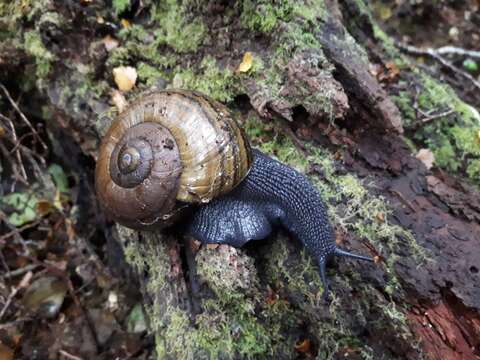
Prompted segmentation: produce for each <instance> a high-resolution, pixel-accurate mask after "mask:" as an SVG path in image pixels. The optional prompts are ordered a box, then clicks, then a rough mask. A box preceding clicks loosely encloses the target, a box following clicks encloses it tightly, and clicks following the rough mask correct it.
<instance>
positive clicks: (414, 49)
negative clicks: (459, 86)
mask: <svg viewBox="0 0 480 360" xmlns="http://www.w3.org/2000/svg"><path fill="white" fill-rule="evenodd" d="M396 46H397V47H398V48H400V49H401V50H403V51H405V52H408V53H410V54H414V55H425V56H430V57H431V58H432V59H434V60H436V61H438V62H439V63H440V64H442V65H443V66H444V67H446V68H448V69H450V70H451V71H453V72H454V73H457V74H458V75H460V76H462V77H464V78H465V79H467V80H469V81H470V82H471V83H472V84H473V85H475V87H476V88H478V89H479V90H480V82H479V81H478V80H476V79H475V78H474V77H473V76H472V75H470V74H468V73H466V72H465V71H463V70H462V69H459V68H458V67H456V66H455V65H453V64H452V63H451V62H449V61H447V60H445V59H444V58H443V57H442V56H441V55H440V54H439V53H438V52H437V50H435V49H432V48H424V49H421V48H418V47H415V46H412V45H406V44H402V43H400V42H396Z"/></svg>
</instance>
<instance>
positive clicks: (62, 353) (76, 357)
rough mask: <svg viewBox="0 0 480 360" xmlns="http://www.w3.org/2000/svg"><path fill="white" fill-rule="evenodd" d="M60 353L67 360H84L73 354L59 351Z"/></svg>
mask: <svg viewBox="0 0 480 360" xmlns="http://www.w3.org/2000/svg"><path fill="white" fill-rule="evenodd" d="M58 352H59V353H60V354H61V355H63V356H65V357H66V358H67V359H70V360H83V358H81V357H78V356H75V355H72V354H70V353H68V352H66V351H65V350H58Z"/></svg>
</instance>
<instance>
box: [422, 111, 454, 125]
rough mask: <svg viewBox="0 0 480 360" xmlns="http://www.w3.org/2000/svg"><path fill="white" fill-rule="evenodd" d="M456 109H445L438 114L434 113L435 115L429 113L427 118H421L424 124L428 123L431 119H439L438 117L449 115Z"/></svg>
mask: <svg viewBox="0 0 480 360" xmlns="http://www.w3.org/2000/svg"><path fill="white" fill-rule="evenodd" d="M453 112H454V110H453V109H449V110H447V111H443V112H441V113H438V114H433V115H429V116H427V117H425V118H423V119H422V120H420V121H421V122H422V123H423V124H426V123H429V122H430V121H432V120H435V119H438V118H441V117H445V116H448V115H450V114H453Z"/></svg>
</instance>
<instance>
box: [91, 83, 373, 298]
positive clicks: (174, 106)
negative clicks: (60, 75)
mask: <svg viewBox="0 0 480 360" xmlns="http://www.w3.org/2000/svg"><path fill="white" fill-rule="evenodd" d="M95 187H96V192H97V195H98V198H99V201H100V203H101V204H102V205H103V207H104V209H105V211H106V212H107V213H108V214H110V216H111V217H112V218H113V219H114V220H115V221H117V222H118V223H120V224H122V225H125V226H127V227H130V228H134V229H161V228H165V227H168V226H170V225H172V224H174V223H176V222H178V221H180V222H181V223H182V229H184V232H185V234H187V235H191V236H193V237H194V238H196V239H198V240H199V241H201V242H202V243H218V244H228V245H231V246H234V247H241V246H242V245H244V244H245V243H247V242H249V241H253V240H260V239H264V238H266V237H267V236H268V235H269V234H270V233H271V232H272V229H273V228H275V227H277V226H282V227H283V228H285V229H286V230H287V231H288V232H289V233H290V234H292V235H293V236H294V237H295V238H297V239H298V240H299V241H300V242H301V243H302V244H303V246H305V247H306V249H307V250H308V251H309V253H310V254H311V255H312V256H313V257H314V258H315V260H316V261H317V264H318V267H319V273H320V278H321V280H322V282H323V284H324V297H325V298H326V297H327V296H328V282H327V278H326V270H325V269H326V264H327V262H328V260H330V259H331V258H332V257H333V256H334V255H337V256H348V257H352V258H355V259H360V260H366V261H373V260H372V259H371V258H370V257H366V256H361V255H356V254H352V253H349V252H347V251H345V250H342V249H340V248H339V247H337V245H336V243H335V236H334V232H333V228H332V226H331V224H330V222H329V220H328V216H327V210H326V207H325V205H324V203H323V201H322V199H321V197H320V194H319V193H318V191H317V190H316V189H315V187H314V186H313V185H312V184H311V183H310V181H309V180H308V179H307V178H306V177H305V176H304V175H303V174H301V173H299V172H298V171H296V170H294V169H292V168H291V167H289V166H287V165H285V164H283V163H281V162H279V161H277V160H275V159H273V158H271V157H269V156H267V155H265V154H263V153H262V152H260V151H258V150H255V149H251V148H250V145H249V142H248V140H247V138H246V137H245V135H244V133H243V131H242V129H241V128H240V127H239V125H238V124H237V122H236V121H235V119H234V118H233V116H232V114H231V113H230V111H229V110H228V109H227V108H226V106H224V105H223V104H221V103H219V102H217V101H214V100H212V99H210V98H209V97H207V96H205V95H203V94H200V93H198V92H194V91H187V90H161V91H155V92H151V93H148V94H145V95H143V96H141V97H140V98H139V99H138V100H136V101H135V102H133V103H132V104H131V105H130V106H129V107H128V108H127V109H126V110H125V111H124V112H122V113H121V114H120V115H119V116H118V118H117V119H116V121H114V123H113V125H112V126H111V127H110V129H109V130H108V132H107V134H106V135H105V137H104V139H103V141H102V145H101V147H100V153H99V157H98V161H97V166H96V170H95ZM195 204H197V205H196V206H195ZM192 206H193V207H194V210H193V211H191V212H188V213H187V214H188V216H187V215H185V211H184V210H185V208H187V207H192ZM182 215H183V218H182Z"/></svg>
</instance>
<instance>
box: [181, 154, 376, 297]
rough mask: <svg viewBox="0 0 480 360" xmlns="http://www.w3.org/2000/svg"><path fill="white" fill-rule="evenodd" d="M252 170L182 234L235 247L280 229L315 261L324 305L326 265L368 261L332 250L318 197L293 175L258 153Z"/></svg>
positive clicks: (332, 238)
mask: <svg viewBox="0 0 480 360" xmlns="http://www.w3.org/2000/svg"><path fill="white" fill-rule="evenodd" d="M253 157H254V160H253V165H252V168H251V170H250V172H249V174H248V175H247V177H246V178H245V179H244V180H243V182H242V183H240V185H238V186H237V188H235V189H234V190H233V191H232V192H230V193H229V194H228V195H225V196H223V197H219V198H216V199H214V200H213V201H212V202H210V203H209V204H206V205H203V206H201V207H199V208H198V209H197V210H196V211H195V212H194V213H193V215H192V217H191V218H190V219H189V222H188V224H187V233H188V234H189V235H191V236H193V237H195V238H197V239H198V240H200V241H201V242H202V243H217V244H227V245H231V246H234V247H241V246H243V245H244V244H245V243H247V242H249V241H252V240H260V239H264V238H266V237H267V236H268V235H269V234H270V233H271V232H272V229H273V228H274V227H276V226H282V227H284V228H285V229H287V230H288V232H289V233H291V234H292V235H293V236H294V237H295V238H297V239H298V240H299V241H300V242H301V243H302V244H303V245H304V246H305V247H306V249H307V250H308V251H309V252H310V254H311V255H312V256H314V257H315V259H316V261H317V264H318V266H319V272H320V277H321V279H322V282H323V285H324V292H323V298H324V300H325V301H327V300H328V295H329V286H328V280H327V277H326V270H325V268H326V264H327V262H328V260H329V259H331V258H332V257H333V256H334V255H337V256H348V257H352V258H355V259H360V260H366V261H373V259H372V258H370V257H365V256H360V255H355V254H351V253H349V252H346V251H344V250H341V249H339V248H338V247H337V246H336V244H335V236H334V233H333V229H332V226H331V225H330V222H329V221H328V217H327V210H326V207H325V205H324V204H323V202H322V200H321V198H320V195H319V193H318V192H317V190H316V189H315V187H314V186H313V185H312V184H311V183H310V182H309V180H308V179H307V178H306V177H305V176H304V175H303V174H301V173H299V172H298V171H296V170H294V169H292V168H291V167H289V166H287V165H284V164H282V163H280V162H278V161H276V160H274V159H272V158H270V157H268V156H266V155H264V154H263V153H261V152H260V151H258V150H254V151H253Z"/></svg>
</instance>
